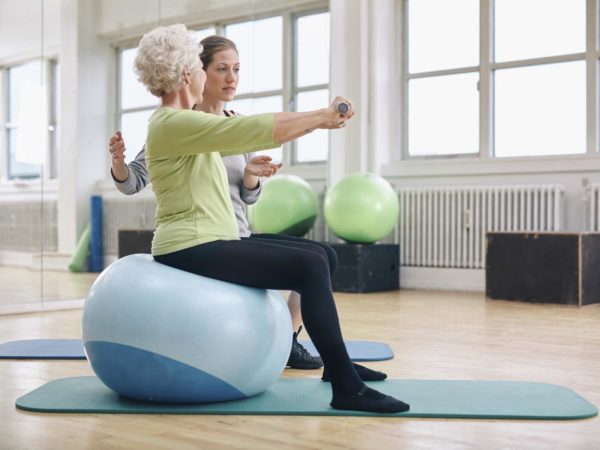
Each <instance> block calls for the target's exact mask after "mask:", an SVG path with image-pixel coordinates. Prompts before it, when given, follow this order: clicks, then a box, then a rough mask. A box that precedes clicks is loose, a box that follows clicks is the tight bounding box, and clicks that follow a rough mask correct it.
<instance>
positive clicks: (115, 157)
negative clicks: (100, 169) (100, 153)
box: [108, 131, 125, 163]
mask: <svg viewBox="0 0 600 450" xmlns="http://www.w3.org/2000/svg"><path fill="white" fill-rule="evenodd" d="M108 148H109V150H110V157H111V159H112V161H113V162H123V163H124V162H125V141H123V135H122V134H121V132H120V131H117V132H115V134H113V135H112V136H111V137H110V140H109V141H108Z"/></svg>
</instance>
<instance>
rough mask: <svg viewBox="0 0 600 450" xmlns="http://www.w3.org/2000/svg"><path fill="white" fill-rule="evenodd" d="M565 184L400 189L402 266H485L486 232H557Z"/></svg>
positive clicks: (397, 238) (398, 234) (398, 230)
mask: <svg viewBox="0 0 600 450" xmlns="http://www.w3.org/2000/svg"><path fill="white" fill-rule="evenodd" d="M563 189H564V188H563V186H558V185H531V186H459V187H424V188H402V189H400V190H398V195H399V201H400V218H399V223H398V226H397V228H396V231H395V243H398V244H400V252H401V253H400V255H401V256H400V261H401V265H402V266H420V267H449V268H472V269H481V268H484V265H485V233H486V232H487V231H558V230H560V228H561V214H562V213H561V197H562V192H563Z"/></svg>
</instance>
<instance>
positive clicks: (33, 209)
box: [0, 201, 58, 252]
mask: <svg viewBox="0 0 600 450" xmlns="http://www.w3.org/2000/svg"><path fill="white" fill-rule="evenodd" d="M57 248H58V227H57V206H56V202H43V203H42V202H41V201H20V202H2V203H0V250H12V251H24V252H39V251H41V250H43V251H48V252H53V251H56V250H57Z"/></svg>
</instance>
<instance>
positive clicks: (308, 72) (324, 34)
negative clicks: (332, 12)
mask: <svg viewBox="0 0 600 450" xmlns="http://www.w3.org/2000/svg"><path fill="white" fill-rule="evenodd" d="M296 48H297V57H296V80H297V81H296V85H297V86H299V87H303V86H312V85H315V84H327V83H329V13H322V14H313V15H310V16H303V17H299V18H298V21H297V33H296Z"/></svg>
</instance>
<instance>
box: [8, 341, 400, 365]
mask: <svg viewBox="0 0 600 450" xmlns="http://www.w3.org/2000/svg"><path fill="white" fill-rule="evenodd" d="M300 343H301V344H302V345H304V346H305V347H306V349H307V350H308V351H309V352H311V353H312V354H313V355H318V353H317V350H316V349H315V346H314V345H313V343H312V342H310V341H300ZM346 347H347V348H348V354H349V355H350V359H352V360H353V361H384V360H386V359H392V358H393V357H394V352H393V351H392V349H391V348H390V346H389V345H388V344H386V343H384V342H374V341H346ZM0 359H85V353H84V352H83V343H82V342H81V340H79V339H27V340H23V341H11V342H5V343H4V344H0Z"/></svg>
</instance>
